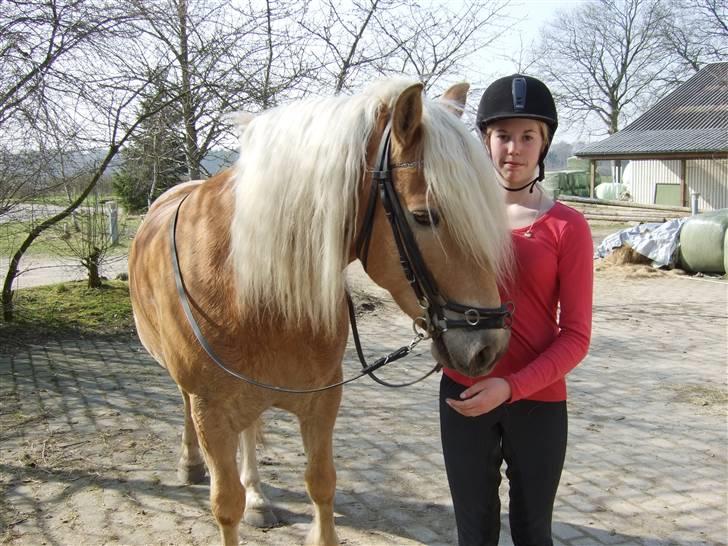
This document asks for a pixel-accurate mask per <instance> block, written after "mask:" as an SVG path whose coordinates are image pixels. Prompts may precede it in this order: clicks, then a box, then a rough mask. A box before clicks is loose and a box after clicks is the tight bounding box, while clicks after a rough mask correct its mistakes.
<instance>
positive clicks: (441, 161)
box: [423, 101, 512, 279]
mask: <svg viewBox="0 0 728 546" xmlns="http://www.w3.org/2000/svg"><path fill="white" fill-rule="evenodd" d="M424 112H425V114H424V119H423V124H424V128H425V130H424V132H423V133H424V142H423V157H424V168H425V177H426V178H427V182H428V189H429V191H430V192H432V194H433V196H434V198H435V201H436V202H437V204H438V206H439V208H440V209H441V212H442V214H443V216H444V217H445V218H447V224H448V227H449V229H450V231H451V232H452V235H453V236H454V238H455V240H456V241H457V243H458V244H459V245H461V246H462V248H464V249H465V250H466V251H467V252H468V253H469V254H471V255H472V256H474V257H475V259H476V261H477V262H478V263H479V264H480V265H482V266H486V265H487V266H488V267H489V268H490V269H491V270H492V271H493V272H494V273H495V274H496V275H497V277H498V278H499V279H503V278H504V277H506V276H507V275H508V274H509V272H510V271H509V270H510V266H511V260H512V258H511V245H510V235H509V231H508V227H507V226H508V223H507V220H506V217H505V207H504V206H503V202H504V200H503V195H502V190H501V188H500V187H499V186H498V183H497V181H496V178H495V171H494V168H493V165H492V163H491V162H490V159H489V158H488V156H487V154H486V152H485V148H484V147H483V145H482V143H481V142H480V141H479V140H478V139H477V138H476V137H475V136H474V135H473V134H472V133H470V132H469V131H468V130H467V128H466V126H465V125H464V124H463V123H462V122H461V121H460V120H459V119H457V118H456V117H455V116H453V115H452V113H451V112H448V111H447V109H446V106H445V105H441V104H438V103H436V102H433V101H428V103H427V106H426V108H425V110H424Z"/></svg>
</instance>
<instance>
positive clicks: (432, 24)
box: [301, 0, 509, 92]
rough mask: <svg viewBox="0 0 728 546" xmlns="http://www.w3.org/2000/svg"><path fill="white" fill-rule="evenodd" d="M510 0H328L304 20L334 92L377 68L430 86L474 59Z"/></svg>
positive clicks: (493, 36)
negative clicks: (454, 1) (453, 0)
mask: <svg viewBox="0 0 728 546" xmlns="http://www.w3.org/2000/svg"><path fill="white" fill-rule="evenodd" d="M508 3H509V0H494V1H490V2H488V1H483V0H479V1H474V2H467V3H466V4H465V5H464V6H463V7H460V8H458V9H456V10H453V9H452V8H451V7H450V3H449V2H445V1H441V2H432V3H429V4H428V5H422V4H413V3H412V2H406V1H404V0H352V1H351V2H336V1H334V0H327V1H326V2H323V3H322V5H321V6H320V7H319V8H318V9H314V10H309V11H308V12H307V16H306V18H305V19H304V20H303V21H302V22H301V25H302V26H303V28H304V29H305V30H306V31H307V32H308V33H309V34H310V35H311V36H313V37H314V41H313V42H312V43H311V44H309V46H310V55H311V56H312V57H313V58H314V59H315V60H316V61H317V63H318V64H319V66H320V69H319V75H318V79H319V81H322V82H325V86H327V87H329V88H332V89H333V90H334V91H335V92H339V91H342V90H346V89H350V88H353V87H358V86H360V85H361V84H362V83H363V82H364V81H366V80H368V79H371V78H372V77H375V76H381V75H392V74H406V75H409V76H415V77H418V78H419V79H421V80H422V81H423V82H424V83H425V86H426V87H427V88H430V87H434V86H437V84H438V82H440V80H442V79H443V78H447V77H453V76H455V77H456V78H458V79H461V78H463V77H464V75H465V74H466V73H469V72H470V71H471V70H472V67H473V64H474V60H475V58H476V57H477V55H478V54H479V53H482V52H483V51H484V50H485V49H486V48H487V47H488V46H489V45H490V44H491V43H492V42H493V41H494V40H495V39H496V38H497V36H498V35H499V32H500V31H502V30H503V29H504V28H506V25H504V24H503V20H504V18H505V15H504V10H505V7H506V6H507V5H508Z"/></svg>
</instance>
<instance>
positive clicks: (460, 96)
mask: <svg viewBox="0 0 728 546" xmlns="http://www.w3.org/2000/svg"><path fill="white" fill-rule="evenodd" d="M469 90H470V84H469V83H465V82H463V83H456V84H455V85H453V86H452V87H450V89H448V90H447V91H445V92H444V93H443V95H442V97H440V101H441V102H443V103H445V106H446V107H447V109H448V110H450V111H451V112H452V113H453V114H455V115H456V116H457V117H462V115H463V110H465V103H466V102H467V100H468V91H469Z"/></svg>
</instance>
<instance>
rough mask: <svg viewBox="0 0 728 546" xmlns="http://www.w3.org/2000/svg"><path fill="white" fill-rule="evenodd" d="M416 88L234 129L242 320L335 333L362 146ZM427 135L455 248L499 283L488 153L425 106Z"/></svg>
mask: <svg viewBox="0 0 728 546" xmlns="http://www.w3.org/2000/svg"><path fill="white" fill-rule="evenodd" d="M413 83H415V82H413V81H411V80H403V79H395V80H386V81H381V82H378V83H377V84H376V85H374V86H372V87H370V88H369V89H368V90H366V91H365V92H364V93H362V94H360V95H355V96H336V97H328V98H312V99H305V100H303V101H299V102H294V103H291V104H289V105H286V106H282V107H278V108H275V109H273V110H269V111H267V112H265V113H263V114H261V115H260V116H258V117H256V118H254V119H253V120H251V121H250V122H249V123H247V124H246V125H245V127H243V128H242V129H241V136H240V158H239V160H238V163H237V164H236V166H235V175H234V176H235V212H234V214H233V218H232V224H231V236H232V252H231V259H232V263H233V268H234V271H235V278H236V282H237V288H238V292H239V297H240V300H241V304H242V306H243V308H244V309H257V310H258V312H263V311H271V312H278V313H281V314H282V315H283V317H284V318H285V319H286V320H291V321H295V322H301V321H304V320H305V321H309V322H310V323H311V325H312V326H313V327H314V329H318V328H323V329H325V330H327V331H333V329H334V327H335V325H336V324H337V322H338V319H339V317H340V315H339V313H340V305H341V303H342V295H343V287H344V275H343V270H344V268H345V267H346V265H347V259H348V253H349V248H350V245H351V242H352V238H353V230H354V227H355V226H354V221H353V220H354V218H356V211H357V206H358V203H357V190H358V185H359V183H360V181H361V177H362V173H363V169H364V168H365V166H366V147H367V143H368V142H369V140H370V138H371V136H372V131H373V130H374V127H375V124H376V120H377V115H378V113H379V111H380V108H381V106H382V104H384V105H385V106H388V107H389V109H390V110H391V109H392V108H393V107H394V102H395V101H396V99H397V97H398V96H399V95H400V93H401V92H402V91H403V90H404V89H406V88H407V87H409V86H410V85H412V84H413ZM423 124H424V129H425V130H424V135H425V139H424V151H423V154H424V170H425V176H426V177H427V180H428V184H429V191H430V192H431V195H432V197H433V198H434V199H436V201H437V203H438V205H439V207H440V209H441V211H442V213H443V216H444V217H445V218H447V225H448V228H449V229H450V231H451V232H452V233H453V235H454V237H455V238H456V240H457V241H458V242H459V244H461V245H463V247H464V248H466V249H467V250H469V251H470V252H471V253H472V255H474V256H476V259H477V260H478V262H479V263H480V264H481V265H483V266H486V265H490V266H491V269H493V270H494V273H495V274H498V275H500V274H501V273H502V269H501V265H500V264H503V263H505V262H507V256H508V251H509V248H510V246H509V241H510V239H509V235H508V231H507V228H506V226H507V224H506V220H505V216H504V212H503V205H502V202H503V198H502V196H501V195H500V188H499V187H498V185H497V184H496V182H495V178H494V175H493V170H492V166H491V164H490V162H489V160H488V157H487V155H486V154H485V151H484V149H483V146H482V145H481V144H480V143H479V142H478V140H477V139H476V138H475V137H473V136H472V135H471V134H470V133H469V132H468V130H467V129H466V127H465V126H464V125H463V124H462V122H461V121H460V120H458V119H457V118H456V117H455V116H453V115H452V114H451V113H449V112H448V111H447V110H446V109H445V108H444V107H443V106H442V105H440V104H439V103H436V102H433V101H429V100H426V99H425V102H424V116H423ZM484 173H485V174H486V178H485V179H483V175H484Z"/></svg>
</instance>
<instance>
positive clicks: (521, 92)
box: [511, 78, 528, 112]
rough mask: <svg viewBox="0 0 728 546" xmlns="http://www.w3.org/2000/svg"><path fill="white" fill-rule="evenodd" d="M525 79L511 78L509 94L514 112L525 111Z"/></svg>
mask: <svg viewBox="0 0 728 546" xmlns="http://www.w3.org/2000/svg"><path fill="white" fill-rule="evenodd" d="M527 87H528V86H527V85H526V78H513V83H512V84H511V93H512V94H513V110H515V111H516V112H518V111H522V110H525V109H526V89H527Z"/></svg>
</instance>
